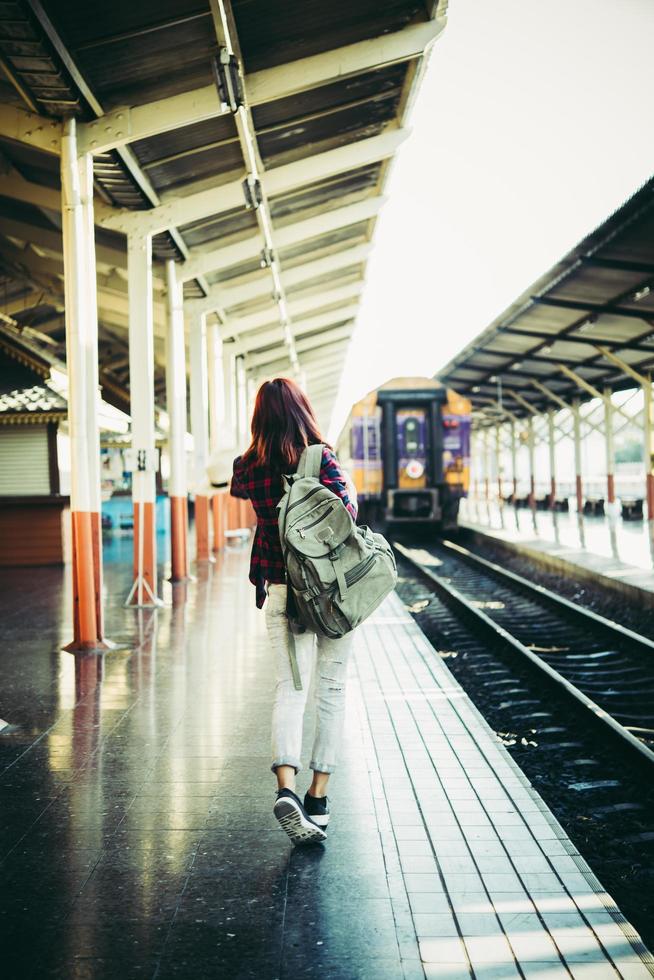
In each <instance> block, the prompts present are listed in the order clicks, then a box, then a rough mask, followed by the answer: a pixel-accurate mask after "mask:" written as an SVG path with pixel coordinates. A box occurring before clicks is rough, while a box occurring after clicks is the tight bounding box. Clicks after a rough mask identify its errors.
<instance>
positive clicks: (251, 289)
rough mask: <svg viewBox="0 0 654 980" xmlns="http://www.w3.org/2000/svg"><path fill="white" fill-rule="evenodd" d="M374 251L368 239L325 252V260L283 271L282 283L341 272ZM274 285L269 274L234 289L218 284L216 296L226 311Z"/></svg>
mask: <svg viewBox="0 0 654 980" xmlns="http://www.w3.org/2000/svg"><path fill="white" fill-rule="evenodd" d="M371 250H372V245H371V244H370V243H369V242H366V243H365V244H363V245H357V246H355V248H348V249H343V250H342V251H340V252H334V253H333V254H332V255H326V256H324V258H322V259H316V261H315V262H307V263H305V264H304V265H296V266H294V267H293V268H292V269H289V270H288V271H287V272H284V271H283V270H282V275H281V279H282V283H283V284H284V287H285V288H287V289H288V288H289V287H291V286H301V285H302V283H304V282H309V281H310V280H311V279H316V278H317V277H318V276H323V275H327V274H328V273H330V272H338V271H339V270H341V269H346V268H347V267H348V266H350V265H356V264H357V263H359V262H365V261H366V259H367V258H368V256H369V255H370V252H371ZM271 288H272V287H271V283H270V278H269V277H268V276H266V277H265V278H262V277H260V278H258V279H255V280H254V281H253V282H247V283H245V284H244V285H242V286H233V287H232V288H231V289H223V288H221V287H220V286H218V287H216V289H217V292H216V295H217V296H219V297H220V305H221V307H222V309H224V310H227V309H229V308H230V307H232V306H239V305H240V304H241V303H247V302H249V301H251V300H256V299H260V298H261V297H263V296H266V295H268V296H270V295H271Z"/></svg>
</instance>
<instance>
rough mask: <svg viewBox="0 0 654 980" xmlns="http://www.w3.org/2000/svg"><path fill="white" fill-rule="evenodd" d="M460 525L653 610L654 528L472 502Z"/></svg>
mask: <svg viewBox="0 0 654 980" xmlns="http://www.w3.org/2000/svg"><path fill="white" fill-rule="evenodd" d="M460 525H461V527H464V528H466V529H468V530H470V531H474V532H477V533H479V534H483V535H488V536H489V537H491V538H493V539H495V540H496V541H498V542H500V543H501V544H502V545H504V546H506V547H508V548H511V549H513V550H515V551H518V552H520V553H522V554H524V555H527V556H531V557H533V558H534V559H535V560H536V561H537V562H540V563H541V564H544V565H546V566H548V567H549V568H551V569H553V570H558V571H561V572H563V573H565V574H575V575H577V576H578V577H579V578H582V579H584V580H586V581H595V582H597V583H598V584H599V585H602V586H604V587H606V588H608V589H611V590H612V591H616V592H619V593H621V594H622V595H624V596H625V597H626V598H629V599H631V600H633V601H637V602H643V603H645V604H646V605H647V606H654V527H651V526H650V524H649V522H648V521H646V520H643V521H624V520H622V518H620V517H618V516H612V515H609V516H606V517H585V516H583V515H578V514H577V513H576V512H571V513H567V514H566V513H557V512H554V513H552V512H551V511H543V510H536V511H533V510H531V509H529V508H516V507H513V506H512V505H510V504H505V505H504V506H502V507H501V506H500V505H499V504H497V503H495V502H492V501H491V502H487V501H485V500H475V499H467V500H464V501H462V504H461V511H460Z"/></svg>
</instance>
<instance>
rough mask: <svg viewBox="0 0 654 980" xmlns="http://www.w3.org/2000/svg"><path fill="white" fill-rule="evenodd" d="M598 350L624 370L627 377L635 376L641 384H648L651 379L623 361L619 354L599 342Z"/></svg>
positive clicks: (635, 379)
mask: <svg viewBox="0 0 654 980" xmlns="http://www.w3.org/2000/svg"><path fill="white" fill-rule="evenodd" d="M597 350H598V351H599V352H600V354H601V355H602V357H605V358H606V359H607V361H610V362H611V364H615V365H616V367H618V368H620V370H621V371H623V372H624V373H625V374H626V375H627V377H630V378H633V379H634V381H637V382H638V384H639V385H644V384H647V382H648V380H649V379H648V378H646V377H645V375H644V374H640V373H639V372H638V371H636V369H635V368H634V367H633V366H632V365H631V364H627V362H626V361H623V360H622V358H621V357H618V356H617V354H614V353H613V351H610V350H607V349H606V347H601V346H600V345H599V344H597Z"/></svg>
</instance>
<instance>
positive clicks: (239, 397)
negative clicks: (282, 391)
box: [236, 357, 248, 452]
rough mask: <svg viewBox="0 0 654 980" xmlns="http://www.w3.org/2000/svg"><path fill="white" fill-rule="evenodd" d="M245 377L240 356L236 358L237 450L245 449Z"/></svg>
mask: <svg viewBox="0 0 654 980" xmlns="http://www.w3.org/2000/svg"><path fill="white" fill-rule="evenodd" d="M247 397H248V396H247V379H246V373H245V361H244V359H243V358H242V357H237V358H236V434H237V442H238V450H239V452H243V450H244V449H245V443H246V441H247V437H248V432H247V430H248V418H247V411H248V405H247Z"/></svg>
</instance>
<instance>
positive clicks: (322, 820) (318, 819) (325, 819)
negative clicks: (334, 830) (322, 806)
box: [309, 813, 331, 827]
mask: <svg viewBox="0 0 654 980" xmlns="http://www.w3.org/2000/svg"><path fill="white" fill-rule="evenodd" d="M309 816H310V817H311V819H312V820H313V822H314V823H317V824H318V826H319V827H326V826H327V824H328V823H329V817H330V816H331V814H329V813H310V814H309Z"/></svg>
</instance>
